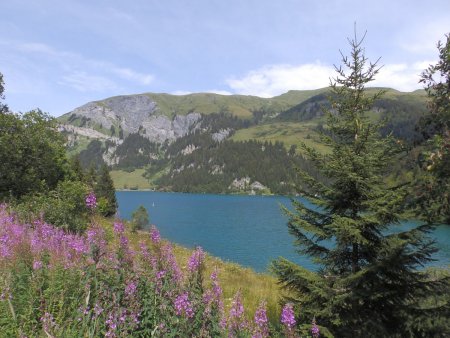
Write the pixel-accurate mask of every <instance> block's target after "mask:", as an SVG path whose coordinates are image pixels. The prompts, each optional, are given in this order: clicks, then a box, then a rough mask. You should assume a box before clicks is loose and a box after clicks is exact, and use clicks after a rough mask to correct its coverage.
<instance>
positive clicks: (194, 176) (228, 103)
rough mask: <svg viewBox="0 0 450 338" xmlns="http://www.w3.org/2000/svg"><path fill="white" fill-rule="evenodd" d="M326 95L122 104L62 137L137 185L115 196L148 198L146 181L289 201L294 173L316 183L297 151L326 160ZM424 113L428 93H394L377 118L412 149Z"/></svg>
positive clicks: (79, 114) (192, 97)
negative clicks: (133, 193)
mask: <svg viewBox="0 0 450 338" xmlns="http://www.w3.org/2000/svg"><path fill="white" fill-rule="evenodd" d="M374 90H375V89H374ZM327 95H328V89H327V88H322V89H317V90H308V91H289V92H287V93H285V94H282V95H280V96H276V97H273V98H260V97H256V96H243V95H229V96H227V95H219V94H211V93H197V94H189V95H170V94H154V93H145V94H137V95H127V96H115V97H111V98H107V99H105V100H100V101H94V102H89V103H87V104H85V105H83V106H81V107H79V108H76V109H74V110H73V111H71V112H69V113H67V114H65V115H63V116H61V117H60V118H59V121H60V130H61V131H62V132H63V133H64V134H65V135H66V136H67V139H68V151H69V153H70V154H72V155H75V154H77V155H79V158H80V160H81V163H82V164H83V165H84V166H90V165H92V164H94V165H100V164H101V163H106V164H108V165H110V166H111V167H112V169H113V170H115V172H113V177H116V178H117V180H116V182H119V181H120V182H129V184H128V183H124V184H123V185H122V186H116V187H117V188H136V187H140V188H142V184H141V183H140V184H141V186H137V184H134V183H133V182H134V181H136V180H133V175H137V173H139V176H140V177H139V182H142V181H143V177H142V176H141V175H142V173H144V176H145V180H147V182H149V185H148V187H152V188H157V189H165V190H176V191H199V192H200V191H202V192H205V191H208V192H224V193H225V192H239V191H241V192H242V191H244V192H249V193H252V192H255V193H258V192H264V193H267V192H272V193H288V192H291V191H293V188H292V186H293V184H294V183H295V180H296V175H295V170H294V167H301V168H303V169H304V170H307V171H309V172H310V173H312V174H314V173H315V169H314V168H313V167H312V166H311V164H310V163H308V162H307V161H306V160H305V159H304V158H303V157H302V155H301V153H299V152H298V151H297V149H298V145H299V144H300V143H302V142H304V143H306V144H308V145H310V146H313V147H315V148H317V149H318V150H319V151H323V152H326V151H327V149H326V148H325V147H324V146H323V145H322V144H321V143H320V138H319V136H318V133H317V131H319V130H323V122H324V121H323V112H322V109H323V108H324V107H328V103H327ZM425 111H426V95H425V93H424V91H416V92H412V93H403V92H398V91H396V90H393V89H386V93H385V95H384V97H383V99H381V100H379V101H378V102H377V103H376V104H375V106H374V109H373V110H372V111H371V112H370V114H369V115H370V118H371V119H373V120H378V119H387V121H388V122H387V123H386V126H385V127H384V129H383V132H384V133H390V132H393V133H394V135H395V136H397V137H399V138H401V139H403V140H404V141H405V142H406V143H408V144H411V145H413V144H415V143H417V142H418V141H420V139H421V135H420V134H419V133H417V131H416V130H415V125H416V123H417V121H418V120H419V118H420V117H421V116H422V114H423V113H424V112H425ZM136 169H139V170H138V171H136ZM124 175H125V176H127V177H129V178H130V180H128V181H127V179H124V177H122V176H124Z"/></svg>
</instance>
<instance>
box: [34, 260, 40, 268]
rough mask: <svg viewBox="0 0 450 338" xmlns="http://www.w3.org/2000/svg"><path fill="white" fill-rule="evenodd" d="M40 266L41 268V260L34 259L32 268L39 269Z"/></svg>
mask: <svg viewBox="0 0 450 338" xmlns="http://www.w3.org/2000/svg"><path fill="white" fill-rule="evenodd" d="M40 268H42V261H40V260H34V261H33V270H39V269H40Z"/></svg>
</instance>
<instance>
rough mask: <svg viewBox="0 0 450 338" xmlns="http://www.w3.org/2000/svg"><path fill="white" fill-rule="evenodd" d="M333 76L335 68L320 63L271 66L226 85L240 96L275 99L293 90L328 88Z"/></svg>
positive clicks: (230, 81) (231, 79)
mask: <svg viewBox="0 0 450 338" xmlns="http://www.w3.org/2000/svg"><path fill="white" fill-rule="evenodd" d="M331 76H334V68H333V67H332V66H327V65H323V64H321V63H318V62H317V63H310V64H304V65H298V66H293V65H270V66H265V67H262V68H260V69H257V70H252V71H250V72H248V73H247V74H245V75H244V76H243V77H240V78H236V77H234V78H230V79H227V80H226V83H227V84H228V85H229V86H230V88H231V89H233V91H234V92H236V93H238V94H244V95H256V96H261V97H273V96H276V95H280V94H282V93H285V92H287V91H288V90H291V89H317V88H322V87H326V86H328V84H329V82H330V81H329V79H330V77H331Z"/></svg>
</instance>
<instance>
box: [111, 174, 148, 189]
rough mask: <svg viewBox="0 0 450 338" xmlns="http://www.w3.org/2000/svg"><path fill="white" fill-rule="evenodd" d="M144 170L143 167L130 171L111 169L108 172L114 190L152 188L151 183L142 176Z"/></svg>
mask: <svg viewBox="0 0 450 338" xmlns="http://www.w3.org/2000/svg"><path fill="white" fill-rule="evenodd" d="M144 172H145V169H135V170H134V171H132V172H127V171H124V170H112V171H111V172H110V174H111V178H112V180H113V182H114V188H115V189H116V190H122V189H139V190H142V189H152V188H153V185H152V184H151V183H150V182H149V181H148V180H147V179H146V178H145V177H144V176H142V175H143V174H144Z"/></svg>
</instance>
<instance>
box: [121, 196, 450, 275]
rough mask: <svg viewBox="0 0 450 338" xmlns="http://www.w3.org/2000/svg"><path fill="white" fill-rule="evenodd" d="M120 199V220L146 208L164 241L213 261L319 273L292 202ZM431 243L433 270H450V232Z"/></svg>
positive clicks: (277, 199) (270, 199)
mask: <svg viewBox="0 0 450 338" xmlns="http://www.w3.org/2000/svg"><path fill="white" fill-rule="evenodd" d="M117 199H118V202H119V215H120V217H122V218H124V219H130V218H131V214H132V212H133V211H134V210H136V208H137V207H138V206H139V205H143V206H144V207H146V208H147V210H148V212H149V215H150V221H151V223H152V224H155V225H156V227H157V228H158V229H159V231H160V232H161V235H162V237H164V238H166V239H168V240H170V241H172V242H175V243H179V244H181V245H183V246H186V247H189V248H194V247H195V246H197V245H199V246H201V247H202V248H203V249H204V250H205V251H207V252H209V253H210V254H212V255H213V256H217V257H220V258H222V259H223V260H228V261H232V262H236V263H239V264H241V265H243V266H248V267H251V268H253V269H255V270H256V271H258V272H264V271H266V269H267V267H268V266H269V264H270V262H271V261H272V260H273V259H276V258H277V257H279V256H283V257H285V258H287V259H290V260H292V261H294V262H296V263H298V264H300V265H302V266H304V267H306V268H308V269H312V270H314V269H315V266H314V264H313V263H312V262H311V261H310V260H309V259H308V257H301V256H299V255H298V254H297V253H296V252H295V248H294V246H293V240H294V237H292V236H291V235H289V233H288V230H287V226H286V222H287V217H286V216H285V215H284V214H283V213H282V211H281V210H280V205H285V206H288V207H289V206H290V200H289V198H287V197H282V196H242V195H212V194H182V193H163V192H152V191H118V192H117ZM306 203H308V202H307V201H306ZM309 205H310V206H311V204H309ZM405 226H406V227H411V226H414V222H407V223H406V224H405ZM432 237H434V238H436V241H437V246H438V248H439V249H440V251H439V252H438V253H437V254H436V255H435V256H434V257H435V258H436V259H437V262H433V263H432V265H437V266H446V265H449V264H450V226H446V225H443V226H439V227H438V228H436V230H435V231H434V233H433V234H432Z"/></svg>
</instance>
